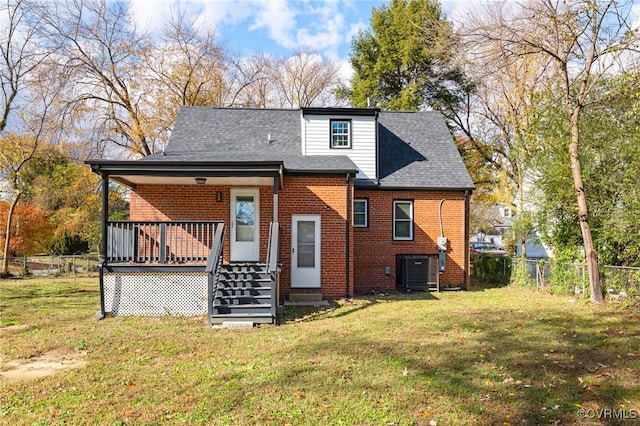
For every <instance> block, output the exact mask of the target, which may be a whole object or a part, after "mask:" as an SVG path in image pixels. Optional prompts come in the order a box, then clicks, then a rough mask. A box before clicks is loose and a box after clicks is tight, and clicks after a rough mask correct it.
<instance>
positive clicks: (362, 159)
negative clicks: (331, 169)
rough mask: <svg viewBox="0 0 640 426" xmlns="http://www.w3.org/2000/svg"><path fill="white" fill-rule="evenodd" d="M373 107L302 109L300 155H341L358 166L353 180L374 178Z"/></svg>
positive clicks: (376, 115)
mask: <svg viewBox="0 0 640 426" xmlns="http://www.w3.org/2000/svg"><path fill="white" fill-rule="evenodd" d="M379 111H380V110H379V109H377V108H303V109H302V116H301V120H302V126H301V131H302V135H301V138H302V155H304V156H313V155H342V156H346V157H349V159H350V160H351V161H353V163H354V164H355V165H356V167H357V168H358V174H357V175H356V179H363V180H370V181H376V180H377V179H378V165H377V157H378V133H377V121H378V112H379Z"/></svg>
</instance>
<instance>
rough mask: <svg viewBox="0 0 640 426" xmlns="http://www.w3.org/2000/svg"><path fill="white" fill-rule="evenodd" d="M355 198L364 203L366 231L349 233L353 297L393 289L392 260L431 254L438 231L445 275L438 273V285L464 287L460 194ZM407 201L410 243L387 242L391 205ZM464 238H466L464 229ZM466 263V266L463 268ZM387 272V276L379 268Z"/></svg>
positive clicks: (394, 193)
mask: <svg viewBox="0 0 640 426" xmlns="http://www.w3.org/2000/svg"><path fill="white" fill-rule="evenodd" d="M355 198H365V199H368V207H369V226H368V227H367V228H355V229H354V231H355V242H356V244H355V271H356V281H355V288H356V291H359V292H370V291H389V290H395V289H396V255H398V254H437V253H438V246H437V243H436V241H437V238H438V236H440V219H439V208H440V202H441V201H442V200H445V201H444V202H443V204H442V226H443V230H444V236H445V237H447V239H448V243H449V244H448V250H447V257H446V270H445V271H444V272H443V273H442V274H440V286H441V287H442V286H443V285H445V284H449V285H451V286H462V287H467V282H468V281H467V276H466V275H467V274H466V273H465V271H467V272H468V270H469V268H468V256H466V257H465V250H468V247H467V241H468V235H465V226H464V224H465V217H466V216H467V215H466V214H465V209H466V203H465V197H464V192H426V191H371V190H368V191H362V190H356V194H355ZM394 200H413V201H414V203H413V215H414V228H413V237H414V238H413V241H394V240H393V201H394ZM466 229H467V233H468V227H467V228H466ZM465 261H467V265H465ZM386 267H389V270H390V272H391V273H390V274H388V275H387V274H386V271H385V268H386Z"/></svg>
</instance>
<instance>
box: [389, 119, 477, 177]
mask: <svg viewBox="0 0 640 426" xmlns="http://www.w3.org/2000/svg"><path fill="white" fill-rule="evenodd" d="M378 135H379V140H380V177H379V178H380V186H381V187H399V188H429V189H473V187H474V186H473V181H472V180H471V177H470V176H469V173H468V172H467V168H466V166H465V165H464V162H463V161H462V157H461V156H460V153H459V152H458V149H457V148H456V146H455V144H454V143H453V137H452V136H451V132H450V131H449V128H448V127H447V124H446V123H445V121H444V118H443V117H442V114H440V113H439V112H436V111H424V112H392V111H381V112H380V114H379V116H378Z"/></svg>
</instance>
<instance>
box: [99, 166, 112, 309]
mask: <svg viewBox="0 0 640 426" xmlns="http://www.w3.org/2000/svg"><path fill="white" fill-rule="evenodd" d="M108 220H109V175H108V174H107V173H103V174H102V247H101V251H102V262H100V265H99V266H98V269H99V272H100V312H98V313H97V314H96V318H97V319H99V320H101V319H103V318H104V317H105V312H104V268H105V267H106V266H107V247H108V241H107V239H108V238H109V230H108V226H107V221H108Z"/></svg>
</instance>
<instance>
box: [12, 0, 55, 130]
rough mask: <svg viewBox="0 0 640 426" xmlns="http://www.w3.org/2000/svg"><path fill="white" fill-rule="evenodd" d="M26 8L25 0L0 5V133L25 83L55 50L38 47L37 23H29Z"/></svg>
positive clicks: (27, 5) (27, 6)
mask: <svg viewBox="0 0 640 426" xmlns="http://www.w3.org/2000/svg"><path fill="white" fill-rule="evenodd" d="M28 8H29V4H28V3H27V1H25V0H15V1H12V0H6V1H5V2H3V4H2V5H1V6H0V22H1V23H3V30H2V32H0V56H2V58H0V90H1V93H0V102H1V104H0V132H2V131H4V130H5V128H6V127H7V124H8V122H9V118H10V116H11V113H12V111H13V110H14V109H15V108H16V104H17V102H18V99H17V98H18V95H19V93H20V92H21V91H24V90H25V89H26V87H25V85H26V82H27V80H28V79H29V78H30V77H31V75H32V74H33V73H34V71H35V70H36V69H37V68H38V67H39V66H40V65H41V64H42V63H43V62H44V61H46V60H47V58H48V57H49V56H50V55H51V54H52V52H53V51H54V50H55V49H50V48H43V47H41V46H40V43H39V41H40V40H39V39H38V34H37V31H36V29H35V25H37V22H28V16H27V15H28Z"/></svg>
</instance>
